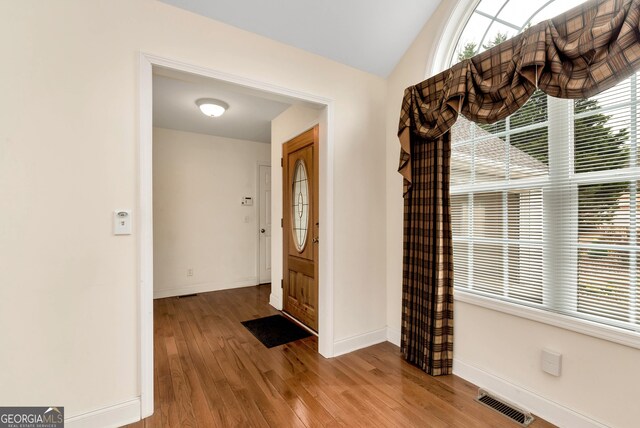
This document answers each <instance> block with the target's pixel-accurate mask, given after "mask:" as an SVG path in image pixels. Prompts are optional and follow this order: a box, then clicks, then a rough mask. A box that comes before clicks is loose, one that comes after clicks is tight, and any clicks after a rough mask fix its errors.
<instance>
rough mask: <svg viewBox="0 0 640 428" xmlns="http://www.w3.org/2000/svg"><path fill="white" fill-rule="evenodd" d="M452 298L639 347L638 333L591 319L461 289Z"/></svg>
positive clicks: (639, 336)
mask: <svg viewBox="0 0 640 428" xmlns="http://www.w3.org/2000/svg"><path fill="white" fill-rule="evenodd" d="M453 296H454V300H456V301H460V302H464V303H468V304H470V305H475V306H479V307H482V308H486V309H491V310H494V311H497V312H502V313H505V314H509V315H513V316H516V317H520V318H525V319H528V320H532V321H537V322H540V323H543V324H548V325H551V326H553V327H559V328H562V329H564V330H569V331H573V332H576V333H580V334H584V335H587V336H592V337H596V338H598V339H603V340H607V341H609V342H614V343H618V344H620V345H624V346H628V347H630V348H635V349H640V333H636V332H632V331H627V330H623V329H620V328H616V327H610V326H605V325H602V324H597V323H594V322H591V321H587V320H582V319H577V318H572V317H569V316H566V315H561V314H556V313H552V312H547V311H543V310H540V309H535V308H529V307H526V306H520V305H514V304H511V303H507V302H503V301H500V300H494V299H491V298H488V297H482V296H478V295H476V294H472V293H468V292H465V291H462V290H455V291H454V295H453Z"/></svg>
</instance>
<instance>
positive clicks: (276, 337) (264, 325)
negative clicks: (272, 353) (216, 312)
mask: <svg viewBox="0 0 640 428" xmlns="http://www.w3.org/2000/svg"><path fill="white" fill-rule="evenodd" d="M242 325H243V326H245V327H246V328H247V330H249V331H250V332H251V334H253V335H254V336H255V337H256V339H258V340H259V341H260V342H262V344H263V345H264V346H266V347H267V348H273V347H274V346H280V345H284V344H285V343H289V342H293V341H294V340H299V339H304V338H305V337H309V336H311V333H309V332H308V331H307V330H305V329H304V328H302V327H300V326H299V325H298V324H296V323H294V322H293V321H291V320H289V319H288V318H286V317H283V316H282V315H272V316H270V317H264V318H258V319H255V320H248V321H242Z"/></svg>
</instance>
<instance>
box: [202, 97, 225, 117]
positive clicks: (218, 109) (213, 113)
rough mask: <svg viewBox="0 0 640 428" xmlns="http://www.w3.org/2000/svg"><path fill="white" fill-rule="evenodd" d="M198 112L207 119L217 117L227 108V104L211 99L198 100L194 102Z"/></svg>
mask: <svg viewBox="0 0 640 428" xmlns="http://www.w3.org/2000/svg"><path fill="white" fill-rule="evenodd" d="M196 105H197V106H198V107H200V111H201V112H202V113H203V114H205V115H207V116H209V117H218V116H222V114H223V113H224V112H225V111H226V110H227V109H228V108H229V104H227V103H225V102H224V101H220V100H215V99H213V98H200V99H199V100H197V101H196Z"/></svg>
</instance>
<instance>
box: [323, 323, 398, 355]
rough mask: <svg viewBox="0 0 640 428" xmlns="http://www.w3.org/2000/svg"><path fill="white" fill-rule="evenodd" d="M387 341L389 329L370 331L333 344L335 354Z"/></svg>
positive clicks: (346, 352)
mask: <svg viewBox="0 0 640 428" xmlns="http://www.w3.org/2000/svg"><path fill="white" fill-rule="evenodd" d="M386 341H387V329H386V328H381V329H379V330H374V331H370V332H369V333H364V334H358V335H356V336H351V337H349V338H347V339H342V340H338V341H336V342H335V343H334V344H333V356H334V357H337V356H338V355H343V354H348V353H349V352H353V351H357V350H358V349H362V348H366V347H368V346H372V345H377V344H378V343H382V342H386Z"/></svg>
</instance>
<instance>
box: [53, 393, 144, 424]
mask: <svg viewBox="0 0 640 428" xmlns="http://www.w3.org/2000/svg"><path fill="white" fill-rule="evenodd" d="M139 420H140V398H139V397H138V398H136V399H134V400H131V401H126V402H124V403H120V404H116V405H115V406H109V407H105V408H103V409H99V410H94V411H93V412H89V413H84V414H82V415H78V416H73V417H70V418H66V419H65V421H64V424H65V426H66V427H67V428H111V427H114V428H116V427H121V426H123V425H127V424H131V423H133V422H137V421H139Z"/></svg>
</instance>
